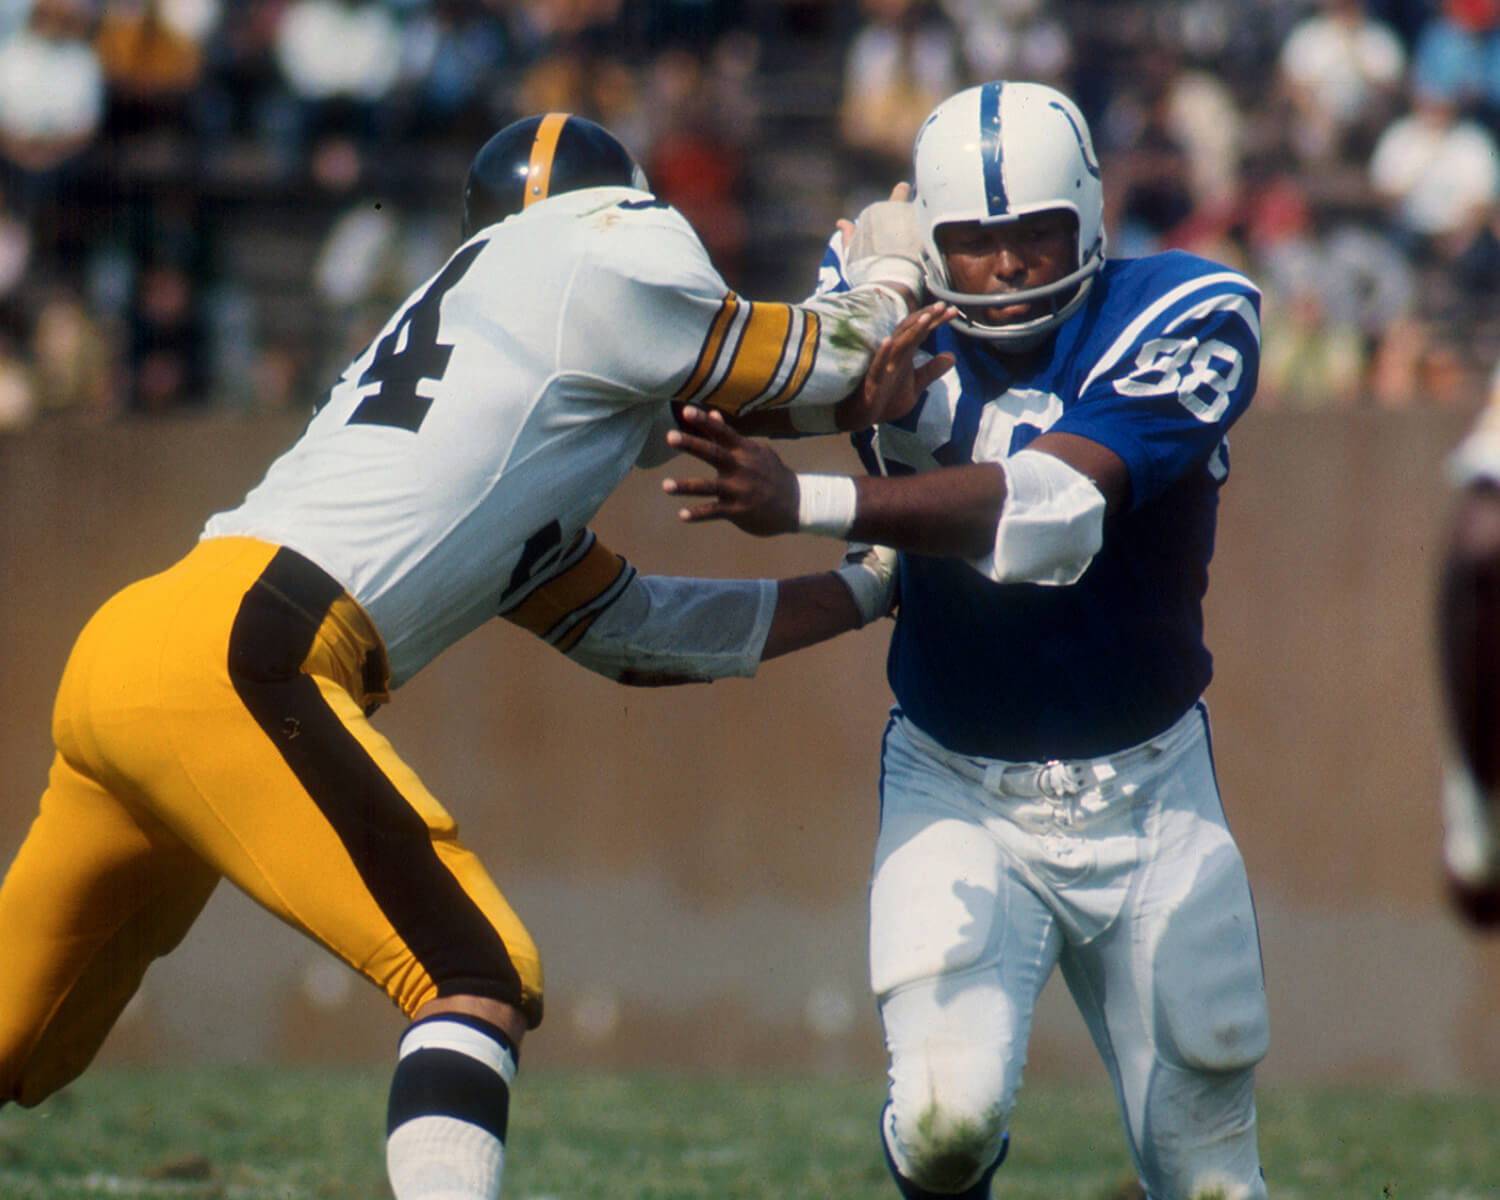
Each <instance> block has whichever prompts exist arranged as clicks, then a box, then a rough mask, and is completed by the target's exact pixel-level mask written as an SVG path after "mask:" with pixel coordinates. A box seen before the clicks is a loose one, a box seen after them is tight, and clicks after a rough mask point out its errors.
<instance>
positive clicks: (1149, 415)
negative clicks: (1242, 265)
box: [1052, 269, 1260, 508]
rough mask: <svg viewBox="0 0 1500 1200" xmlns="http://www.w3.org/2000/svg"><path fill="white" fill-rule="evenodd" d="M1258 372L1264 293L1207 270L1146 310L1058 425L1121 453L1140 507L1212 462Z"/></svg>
mask: <svg viewBox="0 0 1500 1200" xmlns="http://www.w3.org/2000/svg"><path fill="white" fill-rule="evenodd" d="M1259 371H1260V293H1259V292H1258V291H1257V290H1256V288H1255V286H1254V285H1253V284H1252V283H1250V281H1249V280H1247V279H1246V278H1245V277H1244V276H1242V275H1240V274H1238V273H1236V272H1234V271H1230V270H1225V269H1220V270H1218V271H1214V272H1211V273H1203V274H1200V275H1197V276H1195V277H1193V278H1189V279H1187V280H1186V281H1182V282H1179V283H1178V284H1177V285H1176V286H1174V287H1172V288H1171V289H1170V290H1168V291H1166V292H1165V293H1164V294H1163V295H1160V296H1158V297H1157V298H1156V299H1155V300H1153V301H1151V302H1150V303H1148V304H1146V305H1145V306H1144V309H1143V310H1142V311H1140V312H1139V314H1138V315H1137V316H1136V317H1135V319H1133V320H1132V321H1130V322H1129V324H1128V325H1127V326H1126V327H1125V328H1124V329H1123V330H1122V331H1120V333H1119V335H1118V336H1117V337H1115V339H1114V340H1113V342H1112V343H1111V345H1109V347H1108V348H1107V349H1106V350H1105V352H1104V353H1103V355H1102V356H1100V357H1099V358H1098V359H1097V360H1096V361H1095V362H1094V365H1093V366H1092V368H1091V369H1090V371H1089V373H1088V375H1087V377H1086V378H1085V379H1084V380H1083V381H1082V384H1081V386H1080V389H1079V392H1078V400H1077V402H1076V403H1074V404H1072V405H1069V406H1068V408H1067V410H1066V411H1065V412H1064V414H1063V415H1062V417H1061V418H1060V419H1059V420H1058V421H1057V423H1056V424H1055V425H1053V426H1052V429H1053V430H1055V431H1058V432H1064V433H1073V434H1077V435H1079V436H1081V437H1086V438H1089V439H1091V440H1092V441H1096V442H1099V443H1100V444H1101V445H1104V446H1107V447H1108V448H1109V449H1111V450H1113V451H1114V452H1115V453H1116V454H1118V455H1119V456H1120V457H1121V458H1122V459H1123V460H1124V461H1125V464H1126V466H1127V467H1128V468H1129V470H1130V482H1131V506H1132V507H1133V508H1134V507H1139V506H1140V505H1142V504H1145V503H1148V502H1149V501H1151V500H1153V499H1155V498H1156V497H1158V496H1160V495H1161V494H1162V493H1163V492H1164V491H1166V489H1167V488H1169V487H1171V486H1172V484H1174V483H1176V482H1177V481H1178V480H1179V479H1181V478H1183V477H1184V476H1185V475H1187V474H1188V473H1189V472H1190V471H1192V470H1194V469H1196V468H1200V467H1202V466H1203V465H1204V464H1206V463H1207V462H1208V461H1209V459H1210V458H1211V457H1212V456H1213V455H1214V452H1215V451H1216V450H1217V449H1218V448H1219V446H1220V445H1221V443H1222V442H1223V440H1224V436H1225V434H1226V432H1227V431H1228V429H1229V427H1230V426H1231V425H1233V424H1234V422H1235V421H1236V420H1238V419H1239V416H1240V414H1241V413H1243V412H1244V411H1245V409H1246V407H1247V406H1248V405H1249V403H1250V397H1251V396H1252V395H1254V393H1255V385H1256V379H1257V376H1258V374H1259Z"/></svg>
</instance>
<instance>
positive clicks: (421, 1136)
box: [385, 1013, 516, 1200]
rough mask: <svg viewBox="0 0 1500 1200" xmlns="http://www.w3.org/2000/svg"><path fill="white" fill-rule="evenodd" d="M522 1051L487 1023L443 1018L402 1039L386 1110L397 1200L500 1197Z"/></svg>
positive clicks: (455, 1016) (387, 1152) (410, 1030)
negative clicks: (514, 1082) (512, 1096)
mask: <svg viewBox="0 0 1500 1200" xmlns="http://www.w3.org/2000/svg"><path fill="white" fill-rule="evenodd" d="M515 1077H516V1053H515V1049H514V1048H513V1047H512V1046H511V1044H510V1040H509V1039H508V1038H507V1037H506V1036H505V1035H504V1034H503V1033H501V1032H500V1030H498V1029H496V1028H495V1027H494V1026H493V1025H491V1024H490V1023H489V1022H487V1021H482V1020H480V1019H479V1018H477V1017H471V1016H461V1015H458V1014H453V1013H444V1014H442V1015H441V1016H436V1017H429V1018H427V1019H426V1020H423V1021H418V1022H416V1023H415V1024H414V1025H412V1026H411V1027H410V1028H408V1029H407V1031H406V1032H405V1034H403V1035H402V1037H401V1046H400V1058H399V1061H398V1062H397V1064H396V1074H395V1076H394V1077H393V1078H392V1080H391V1095H390V1105H389V1107H388V1109H387V1113H386V1143H385V1163H386V1172H387V1174H388V1175H389V1176H390V1181H391V1191H392V1193H393V1194H394V1195H395V1197H396V1200H495V1198H496V1197H498V1196H499V1195H500V1177H501V1173H502V1171H503V1168H504V1166H505V1127H506V1122H507V1118H508V1116H509V1113H510V1085H511V1081H512V1080H514V1079H515Z"/></svg>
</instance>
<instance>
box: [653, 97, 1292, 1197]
mask: <svg viewBox="0 0 1500 1200" xmlns="http://www.w3.org/2000/svg"><path fill="white" fill-rule="evenodd" d="M914 168H915V194H914V199H913V200H911V201H904V200H902V199H900V198H899V195H900V193H897V194H895V195H893V199H892V200H891V201H887V202H882V204H881V205H878V206H875V207H874V208H873V209H872V210H867V211H866V213H865V214H862V216H861V220H860V223H859V227H858V228H855V229H854V230H853V234H854V237H855V238H856V239H858V238H859V237H861V236H863V235H864V234H865V233H866V232H868V230H869V229H874V230H875V231H876V233H877V234H879V235H880V236H881V238H882V239H883V249H882V252H883V253H885V254H893V253H894V254H897V255H898V256H901V257H905V258H907V259H908V260H909V262H910V266H911V268H912V270H913V272H916V271H918V270H919V271H920V273H921V277H922V278H924V279H925V284H926V288H927V290H928V292H929V293H930V294H931V295H933V296H935V297H936V298H938V299H940V300H944V301H947V302H949V303H951V304H953V305H956V306H958V308H959V313H960V315H959V316H957V317H956V318H955V319H954V320H953V321H951V322H950V323H949V324H947V325H946V326H943V327H941V328H938V329H936V330H935V331H934V332H933V333H932V334H931V335H930V336H928V337H927V338H926V340H925V343H924V345H923V347H922V349H921V351H920V352H918V353H917V354H916V355H915V357H914V360H913V361H914V364H915V367H916V371H917V372H918V374H917V375H916V376H914V377H912V376H908V377H905V379H904V382H903V386H909V387H912V388H913V389H920V392H921V394H920V397H919V398H918V399H917V401H916V403H915V404H914V406H913V407H912V408H911V409H910V411H909V412H908V413H907V415H905V416H904V417H902V418H900V419H899V420H895V421H892V422H889V423H886V424H882V425H880V426H879V427H878V428H877V429H876V430H875V431H874V432H873V434H872V435H866V436H859V437H856V444H857V446H858V447H859V450H860V453H861V455H862V457H863V459H864V462H865V464H866V466H867V468H868V470H869V475H868V476H867V477H862V478H859V479H852V478H847V477H840V476H828V475H821V476H819V475H802V476H798V475H796V474H794V473H793V472H792V471H791V470H790V469H788V468H787V467H786V466H785V465H784V464H783V463H782V462H781V460H780V459H779V458H778V457H777V456H776V455H775V454H774V452H773V451H771V450H770V449H769V448H768V447H767V446H766V445H765V444H764V443H761V442H754V441H748V440H746V439H743V438H741V437H739V436H738V435H736V434H735V433H733V432H732V431H730V430H729V428H728V426H727V425H726V424H725V423H724V422H723V421H721V420H719V419H717V418H710V417H708V416H707V415H706V414H704V413H703V412H701V411H700V410H692V411H690V412H688V413H687V414H686V415H685V417H684V422H683V429H682V431H680V432H678V433H675V434H672V435H669V441H671V442H672V444H674V445H675V446H676V447H677V448H678V449H682V450H686V451H688V452H690V453H692V454H694V455H696V456H697V457H699V458H701V459H702V460H703V461H705V462H706V463H708V464H709V465H710V466H712V467H714V468H715V478H699V479H690V478H673V479H668V480H667V481H665V483H664V488H665V490H666V491H668V492H669V493H671V494H674V495H677V496H680V497H684V498H685V501H686V506H685V507H684V508H683V509H682V510H681V514H680V515H681V516H682V517H683V519H685V520H689V521H703V520H713V519H725V520H729V521H732V522H733V523H735V524H736V525H738V526H740V527H741V528H743V529H745V530H746V531H748V532H752V533H756V534H760V535H766V534H776V533H788V532H793V531H803V532H811V533H818V534H825V535H830V536H834V537H840V538H853V539H856V540H858V541H861V542H868V543H876V544H879V545H882V546H887V547H893V548H895V550H897V551H899V568H898V574H897V594H898V597H899V609H898V611H897V614H896V621H895V627H894V632H893V634H892V639H891V645H890V651H889V662H888V673H889V679H890V684H891V688H892V690H893V692H894V695H895V706H894V708H893V709H892V712H891V717H890V721H889V724H888V726H887V728H886V731H885V737H884V746H883V758H882V771H881V796H880V801H881V809H880V834H879V839H878V844H877V847H876V852H875V864H874V874H873V880H872V885H871V892H870V972H871V982H872V986H873V989H874V991H875V994H876V997H877V999H878V1002H879V1006H880V1012H881V1017H882V1021H883V1024H884V1028H885V1037H886V1044H887V1048H888V1051H889V1055H890V1072H889V1094H888V1101H887V1103H886V1105H885V1108H884V1112H883V1116H882V1126H881V1131H882V1138H883V1142H884V1147H885V1152H886V1157H887V1160H888V1162H889V1165H890V1168H891V1171H892V1173H893V1175H894V1176H895V1180H896V1183H897V1186H898V1188H899V1190H900V1192H901V1194H902V1195H903V1196H904V1197H907V1198H908V1200H925V1198H927V1197H932V1196H944V1197H952V1196H959V1197H965V1198H969V1200H980V1198H982V1197H985V1196H988V1195H989V1188H990V1182H991V1178H992V1176H993V1175H994V1173H995V1170H996V1168H997V1167H998V1166H999V1165H1000V1163H1001V1161H1002V1160H1003V1159H1004V1157H1005V1154H1006V1150H1007V1147H1008V1139H1009V1134H1008V1126H1009V1124H1010V1120H1011V1114H1012V1110H1013V1109H1014V1108H1015V1106H1016V1099H1017V1093H1018V1090H1019V1088H1020V1085H1021V1075H1022V1068H1023V1066H1024V1064H1025V1060H1026V1048H1027V1041H1028V1038H1029V1035H1030V1031H1031V1023H1032V1015H1033V1010H1034V1008H1035V1006H1036V1001H1037V997H1038V995H1039V994H1040V992H1041V990H1042V987H1043V985H1044V984H1045V983H1046V981H1047V980H1048V978H1049V977H1050V976H1051V975H1052V973H1053V970H1054V968H1060V969H1061V971H1062V975H1063V978H1064V980H1065V981H1066V983H1067V986H1068V988H1069V990H1070V991H1071V993H1072V996H1073V998H1074V1000H1075V1002H1076V1004H1077V1006H1078V1009H1079V1011H1080V1012H1081V1014H1082V1015H1083V1019H1084V1021H1085V1022H1086V1024H1087V1026H1088V1028H1089V1031H1090V1033H1091V1034H1092V1036H1093V1040H1094V1043H1095V1045H1096V1046H1097V1048H1098V1051H1099V1054H1100V1055H1101V1057H1102V1058H1103V1060H1104V1063H1105V1065H1106V1067H1107V1068H1108V1071H1109V1074H1110V1077H1111V1079H1112V1081H1113V1084H1114V1089H1115V1092H1116V1096H1117V1098H1118V1101H1119V1105H1120V1109H1121V1112H1122V1115H1123V1118H1124V1125H1125V1130H1126V1134H1127V1137H1128V1140H1129V1144H1130V1150H1131V1153H1132V1155H1133V1157H1134V1161H1135V1165H1136V1168H1137V1171H1138V1174H1139V1177H1140V1180H1141V1183H1142V1186H1143V1187H1144V1189H1145V1191H1146V1194H1147V1195H1148V1196H1149V1197H1151V1198H1152V1200H1190V1198H1195V1197H1197V1198H1202V1197H1208V1196H1216V1197H1217V1196H1222V1197H1226V1198H1230V1197H1232V1198H1234V1200H1245V1198H1253V1197H1263V1196H1265V1194H1266V1190H1265V1183H1264V1180H1263V1175H1262V1171H1261V1164H1260V1158H1259V1152H1258V1149H1257V1139H1256V1113H1255V1097H1254V1067H1255V1064H1256V1063H1257V1062H1258V1061H1259V1060H1260V1059H1261V1057H1262V1056H1263V1055H1264V1054H1265V1052H1266V1048H1267V1016H1266V1000H1265V986H1264V977H1263V973H1262V966H1261V955H1260V945H1259V936H1258V933H1257V929H1256V920H1255V911H1254V908H1253V907H1252V903H1251V895H1250V887H1249V883H1248V881H1247V878H1246V872H1245V867H1244V863H1243V860H1242V858H1241V854H1240V852H1239V850H1238V848H1237V847H1236V844H1235V841H1234V839H1233V837H1232V836H1231V834H1230V831H1229V828H1228V826H1227V824H1226V821H1225V817H1224V811H1223V808H1222V806H1221V803H1220V797H1219V791H1218V785H1217V782H1216V780H1215V776H1214V766H1213V758H1212V753H1211V750H1210V742H1209V725H1208V713H1207V710H1206V708H1205V706H1204V702H1203V699H1202V696H1203V692H1204V690H1205V688H1206V687H1207V686H1208V683H1209V679H1210V675H1211V662H1212V660H1211V657H1210V654H1209V651H1208V649H1207V648H1206V646H1205V645H1204V630H1203V613H1202V600H1203V596H1204V592H1205V589H1206V587H1207V582H1208V564H1209V559H1210V557H1211V555H1212V553H1213V546H1214V525H1215V509H1216V506H1217V504H1218V496H1219V489H1220V488H1221V487H1222V486H1223V484H1224V482H1225V479H1226V477H1227V474H1228V470H1229V462H1228V454H1227V443H1226V433H1227V431H1228V430H1229V428H1230V426H1231V425H1233V423H1234V422H1235V420H1236V419H1237V418H1238V417H1239V416H1240V415H1241V414H1242V413H1243V412H1244V411H1245V408H1246V406H1247V405H1248V404H1249V402H1250V398H1251V395H1252V393H1253V392H1254V390H1255V383H1256V374H1257V368H1258V363H1259V357H1260V322H1259V293H1258V291H1257V289H1256V288H1255V286H1254V285H1253V284H1252V283H1251V282H1250V281H1249V280H1247V279H1246V278H1245V277H1244V276H1243V275H1241V274H1239V273H1238V272H1236V271H1234V270H1230V269H1228V268H1226V267H1224V266H1221V265H1219V264H1217V263H1213V262H1209V261H1206V260H1204V259H1202V258H1199V257H1196V256H1194V255H1191V254H1187V253H1182V252H1177V251H1171V252H1166V253H1161V254H1154V255H1150V256H1147V257H1142V258H1137V259H1107V258H1106V257H1105V233H1104V229H1103V225H1102V217H1103V192H1102V185H1101V180H1100V172H1099V165H1098V160H1097V159H1096V157H1095V155H1094V151H1093V148H1092V145H1091V141H1090V134H1089V130H1088V127H1087V125H1086V123H1085V121H1084V118H1083V116H1082V115H1081V113H1080V112H1079V110H1078V109H1077V107H1076V106H1075V105H1074V104H1073V103H1072V101H1070V100H1069V99H1068V98H1067V97H1066V96H1064V95H1062V94H1061V93H1059V92H1057V91H1055V90H1054V89H1052V88H1048V87H1043V86H1040V85H1037V84H1031V83H987V84H984V85H981V86H978V87H974V88H971V89H968V90H965V91H963V92H960V93H958V94H957V95H955V96H953V97H951V98H949V99H948V100H946V101H944V102H943V103H942V104H940V105H939V106H938V107H937V108H936V109H935V110H934V111H933V113H932V114H931V116H930V117H929V118H928V119H927V122H926V124H925V125H924V126H923V127H922V130H921V132H920V133H919V135H918V138H917V142H916V148H915V161H914ZM848 232H849V230H847V229H846V231H845V233H846V235H847V234H848ZM841 272H842V263H841V240H840V239H839V238H835V240H834V241H833V243H831V245H830V257H829V260H828V261H827V263H826V264H825V283H826V284H827V285H828V286H831V287H834V288H837V287H839V286H842V283H843V281H842V279H841V278H840V276H841ZM947 355H951V356H952V363H951V366H949V367H948V369H946V370H945V371H942V373H941V374H939V375H938V376H937V378H936V379H935V380H934V381H932V382H931V383H930V384H928V385H927V386H925V387H922V382H923V380H925V378H926V374H925V372H927V371H928V369H929V364H931V363H932V362H934V361H936V360H937V359H938V356H947ZM892 378H895V376H892ZM901 408H902V406H901V405H899V404H898V405H894V406H893V407H892V408H891V409H890V410H889V411H901Z"/></svg>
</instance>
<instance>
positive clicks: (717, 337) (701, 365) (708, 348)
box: [673, 292, 740, 402]
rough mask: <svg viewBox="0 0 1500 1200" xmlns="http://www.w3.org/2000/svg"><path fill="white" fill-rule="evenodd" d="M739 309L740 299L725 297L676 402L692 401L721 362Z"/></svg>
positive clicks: (732, 295) (731, 294) (730, 295)
mask: <svg viewBox="0 0 1500 1200" xmlns="http://www.w3.org/2000/svg"><path fill="white" fill-rule="evenodd" d="M739 307H740V298H739V297H738V296H736V295H735V294H734V293H733V292H730V293H729V294H728V295H726V296H725V297H724V299H723V301H722V303H720V305H719V311H718V312H717V313H716V314H715V315H714V319H713V324H712V325H710V326H709V328H708V336H707V337H706V338H704V339H703V348H702V349H701V350H699V351H698V361H697V362H696V363H694V364H693V373H692V374H691V375H689V376H688V378H687V382H686V383H684V384H683V385H682V387H680V388H679V389H678V390H677V395H676V396H674V397H673V399H674V400H678V401H684V402H685V401H688V400H690V399H692V396H693V393H694V392H696V391H697V390H698V389H699V388H701V387H702V386H703V383H704V381H705V380H706V379H707V378H708V377H709V374H710V373H711V372H712V371H713V369H714V363H716V362H717V361H718V360H719V353H720V351H721V350H723V348H724V339H725V338H726V337H727V336H728V334H729V329H730V326H732V325H733V324H734V318H735V314H736V313H737V312H738V310H739Z"/></svg>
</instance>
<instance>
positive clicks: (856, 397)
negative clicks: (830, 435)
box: [838, 303, 958, 430]
mask: <svg viewBox="0 0 1500 1200" xmlns="http://www.w3.org/2000/svg"><path fill="white" fill-rule="evenodd" d="M957 314H958V309H956V308H954V307H953V305H951V304H941V303H939V304H929V305H927V307H926V308H919V309H917V311H916V312H914V313H909V314H907V316H905V317H904V318H902V321H901V324H899V325H897V326H896V328H895V329H894V330H893V331H892V333H891V335H890V337H888V338H886V339H885V340H884V341H882V342H881V343H880V345H878V346H876V347H875V355H874V357H873V358H871V359H870V366H869V369H868V370H867V371H866V372H865V377H864V381H863V383H862V384H861V385H860V387H859V389H858V390H857V391H855V392H853V393H852V394H851V395H849V396H848V397H847V398H846V399H844V400H843V401H841V402H840V404H839V408H838V422H839V428H840V429H851V430H852V429H868V428H869V427H870V426H872V425H878V424H880V422H882V421H895V420H897V419H899V418H901V417H904V416H905V415H906V414H907V413H909V412H911V410H912V409H913V408H914V407H915V406H916V403H917V400H918V398H919V397H920V396H921V395H922V393H923V392H924V391H926V390H927V386H928V385H929V384H930V383H932V381H933V380H935V379H937V377H938V376H939V375H942V374H943V373H944V372H946V371H948V370H950V369H951V368H952V366H953V362H954V358H953V355H951V354H949V353H947V352H946V351H944V352H943V353H942V354H935V355H933V356H932V357H931V358H930V359H928V360H927V361H926V362H925V363H923V364H922V365H921V366H920V367H918V366H916V365H915V360H916V353H917V348H918V347H919V346H920V345H921V344H922V342H923V341H924V340H925V339H926V337H927V335H928V334H929V333H931V332H932V331H933V330H934V329H936V328H937V327H938V326H939V325H946V324H947V323H948V322H949V321H951V320H952V319H953V318H954V317H955V316H956V315H957Z"/></svg>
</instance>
